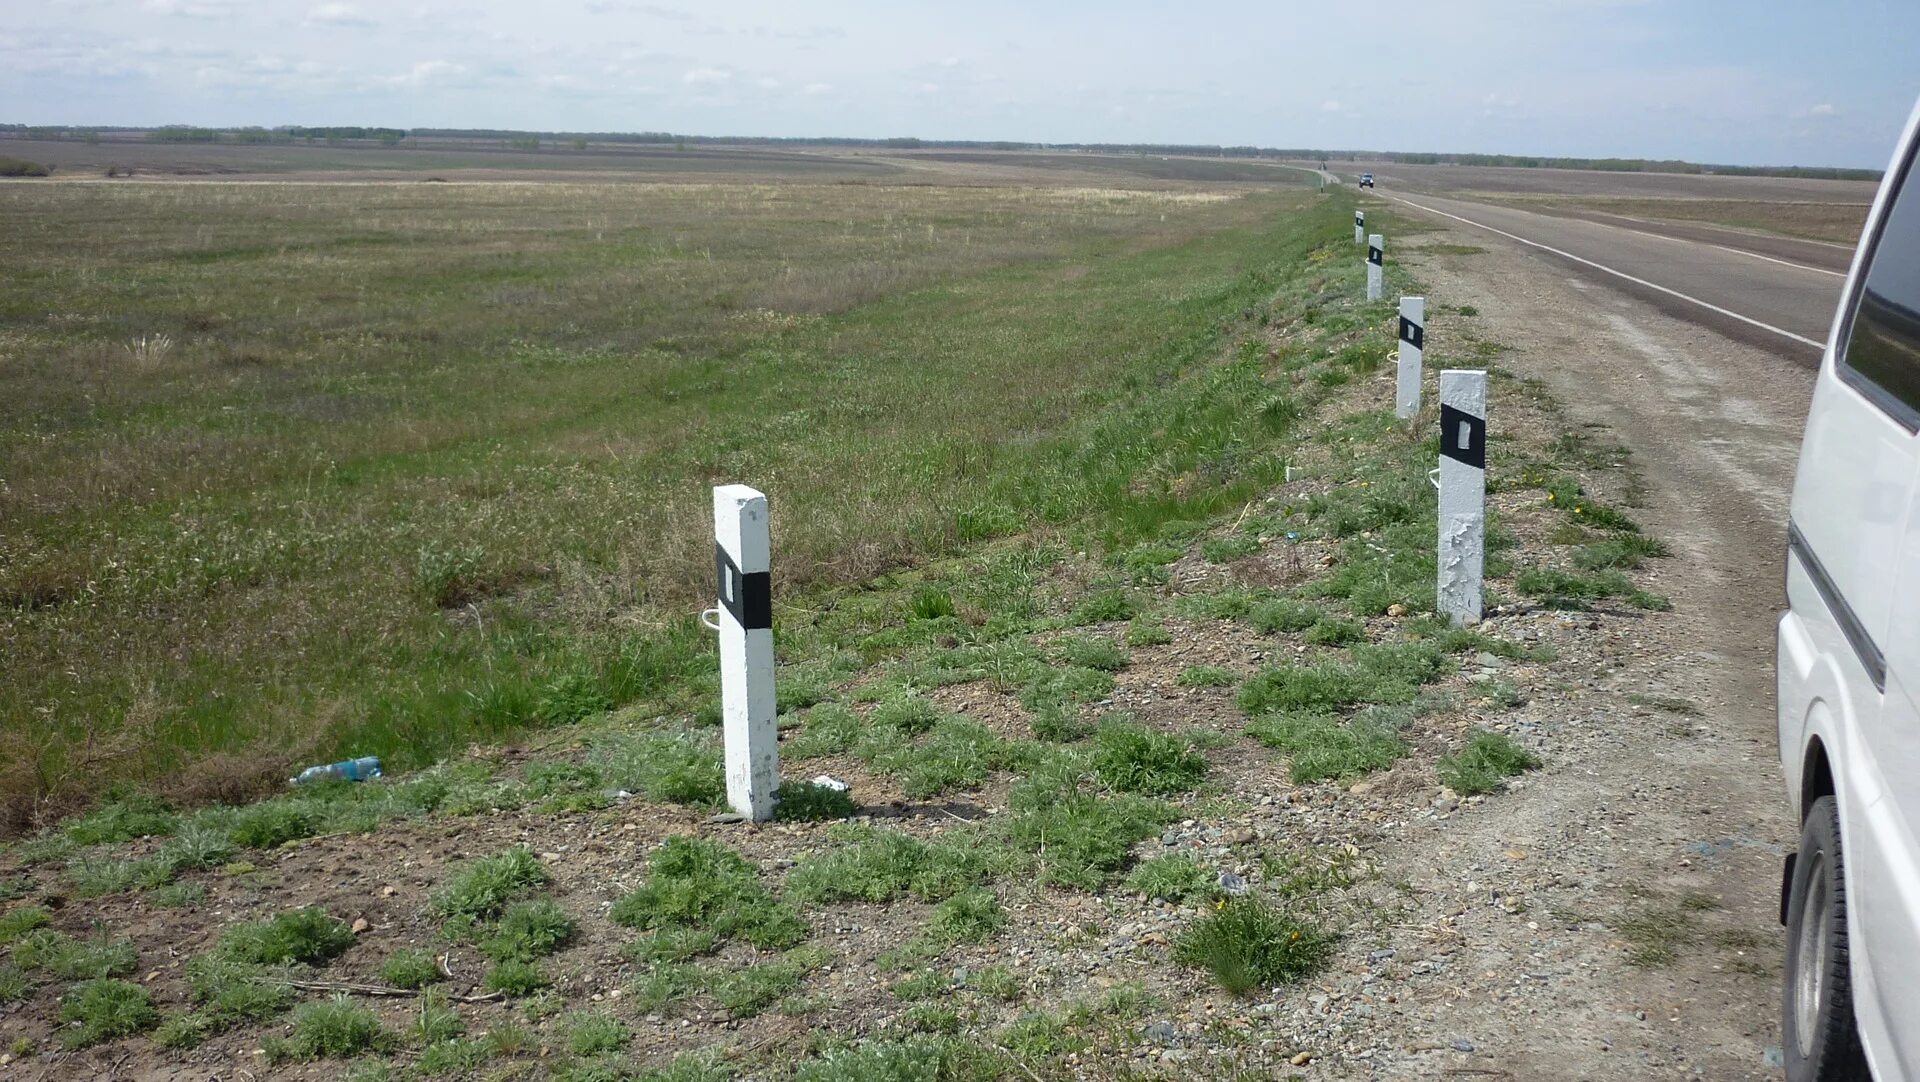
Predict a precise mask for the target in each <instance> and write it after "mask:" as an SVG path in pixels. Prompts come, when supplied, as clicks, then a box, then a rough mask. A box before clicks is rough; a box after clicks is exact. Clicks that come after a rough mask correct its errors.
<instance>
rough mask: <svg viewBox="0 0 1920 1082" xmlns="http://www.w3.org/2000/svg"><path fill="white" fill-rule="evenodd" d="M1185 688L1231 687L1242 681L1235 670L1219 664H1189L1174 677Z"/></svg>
mask: <svg viewBox="0 0 1920 1082" xmlns="http://www.w3.org/2000/svg"><path fill="white" fill-rule="evenodd" d="M1173 682H1174V683H1176V684H1178V685H1180V686H1181V687H1183V688H1230V687H1232V686H1233V685H1235V684H1237V683H1239V682H1240V678H1239V677H1238V676H1236V675H1234V672H1233V670H1231V669H1223V668H1221V667H1220V666H1218V665H1189V666H1187V667H1186V668H1185V669H1182V670H1181V671H1180V675H1179V676H1176V677H1174V680H1173Z"/></svg>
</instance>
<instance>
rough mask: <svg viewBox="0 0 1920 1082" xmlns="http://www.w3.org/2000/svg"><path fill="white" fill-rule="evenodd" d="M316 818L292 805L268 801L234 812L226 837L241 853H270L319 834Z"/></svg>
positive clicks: (311, 811)
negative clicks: (242, 851) (261, 851)
mask: <svg viewBox="0 0 1920 1082" xmlns="http://www.w3.org/2000/svg"><path fill="white" fill-rule="evenodd" d="M320 824H321V820H320V816H319V815H318V813H317V812H316V811H315V809H313V808H312V807H309V806H308V805H306V804H304V803H300V802H296V801H288V800H270V801H266V802H265V803H261V804H252V805H249V806H247V807H244V808H239V809H236V810H235V811H234V813H233V819H232V824H231V826H230V827H229V836H230V837H231V838H232V839H233V844H235V845H237V846H240V847H241V848H243V849H274V848H278V847H279V846H282V845H285V844H287V843H288V842H293V841H299V840H300V839H302V838H311V837H313V836H314V835H315V834H318V833H320Z"/></svg>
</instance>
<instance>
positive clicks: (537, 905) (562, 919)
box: [480, 898, 575, 962]
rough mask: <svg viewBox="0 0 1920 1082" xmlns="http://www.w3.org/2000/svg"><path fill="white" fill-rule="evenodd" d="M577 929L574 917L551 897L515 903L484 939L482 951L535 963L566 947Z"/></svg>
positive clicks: (496, 958)
mask: <svg viewBox="0 0 1920 1082" xmlns="http://www.w3.org/2000/svg"><path fill="white" fill-rule="evenodd" d="M574 929H575V926H574V921H573V918H572V917H571V916H568V915H567V911H566V910H564V909H562V908H560V905H559V903H557V902H555V901H553V900H552V899H551V898H535V899H532V900H529V901H519V902H514V903H512V904H510V905H508V906H507V908H506V910H505V911H504V912H502V913H501V914H500V919H499V921H497V922H496V923H495V924H494V925H493V929H492V931H490V932H489V933H487V935H486V936H485V937H484V938H482V939H481V940H480V951H481V953H482V954H485V955H486V956H487V957H489V958H491V959H493V960H494V961H496V962H505V961H509V960H517V961H522V962H531V961H533V960H534V959H535V958H544V957H545V956H547V955H549V954H552V953H553V952H554V951H557V950H559V949H560V948H561V947H563V946H565V945H566V943H567V941H568V940H569V939H572V938H573V934H574Z"/></svg>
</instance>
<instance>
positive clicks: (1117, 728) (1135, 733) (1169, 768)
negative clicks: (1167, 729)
mask: <svg viewBox="0 0 1920 1082" xmlns="http://www.w3.org/2000/svg"><path fill="white" fill-rule="evenodd" d="M1093 772H1094V774H1095V776H1097V777H1098V778H1099V779H1100V781H1101V782H1102V783H1104V784H1105V785H1107V786H1108V787H1109V788H1112V789H1115V790H1118V791H1120V792H1123V793H1148V794H1152V795H1165V794H1168V793H1180V792H1185V791H1187V790H1188V789H1191V788H1193V787H1194V786H1196V785H1198V784H1200V782H1201V781H1202V780H1204V779H1205V778H1206V776H1207V757H1206V756H1204V755H1202V754H1200V753H1199V752H1198V751H1196V750H1194V747H1193V744H1192V742H1191V741H1187V740H1182V739H1180V738H1179V737H1176V736H1171V735H1169V734H1167V733H1162V732H1158V731H1156V730H1154V729H1149V728H1147V727H1146V726H1144V725H1140V724H1138V723H1136V722H1130V721H1125V720H1121V719H1119V718H1110V719H1108V720H1107V721H1104V722H1102V723H1101V725H1100V728H1099V730H1098V731H1097V732H1095V733H1094V736H1093Z"/></svg>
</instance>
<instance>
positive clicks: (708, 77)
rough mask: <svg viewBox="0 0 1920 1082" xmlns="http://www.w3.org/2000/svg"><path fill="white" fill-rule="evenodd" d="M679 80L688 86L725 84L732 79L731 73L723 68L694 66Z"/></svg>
mask: <svg viewBox="0 0 1920 1082" xmlns="http://www.w3.org/2000/svg"><path fill="white" fill-rule="evenodd" d="M680 81H681V82H683V83H685V84H687V85H688V86H725V85H726V84H728V83H730V82H732V81H733V73H732V72H730V71H728V70H727V69H725V68H694V69H693V70H692V71H689V72H687V73H686V74H685V75H683V76H681V77H680Z"/></svg>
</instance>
